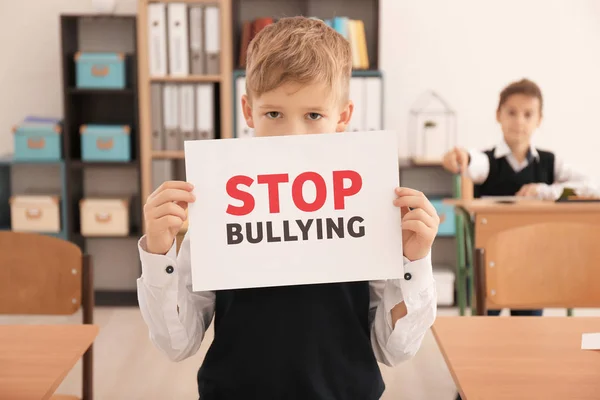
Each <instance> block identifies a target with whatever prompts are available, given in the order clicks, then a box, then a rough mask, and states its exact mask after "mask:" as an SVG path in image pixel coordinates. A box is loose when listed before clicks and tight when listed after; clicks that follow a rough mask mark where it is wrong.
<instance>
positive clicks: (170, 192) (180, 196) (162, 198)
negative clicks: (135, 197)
mask: <svg viewBox="0 0 600 400" xmlns="http://www.w3.org/2000/svg"><path fill="white" fill-rule="evenodd" d="M194 200H196V196H194V194H193V193H191V192H188V191H187V190H181V189H166V190H164V191H162V192H160V193H158V194H157V195H156V196H155V197H154V198H152V199H150V200H148V204H150V205H152V206H154V207H157V206H159V205H161V204H164V203H167V202H170V201H175V202H177V201H181V202H186V203H191V202H193V201H194Z"/></svg>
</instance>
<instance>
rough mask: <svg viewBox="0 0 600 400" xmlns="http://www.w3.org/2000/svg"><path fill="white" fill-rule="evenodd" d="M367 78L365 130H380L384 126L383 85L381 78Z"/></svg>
mask: <svg viewBox="0 0 600 400" xmlns="http://www.w3.org/2000/svg"><path fill="white" fill-rule="evenodd" d="M364 79H365V103H366V104H365V105H366V114H365V130H369V131H378V130H381V129H383V127H382V115H383V113H382V111H383V110H382V85H381V78H379V77H368V78H364Z"/></svg>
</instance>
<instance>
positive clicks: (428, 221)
mask: <svg viewBox="0 0 600 400" xmlns="http://www.w3.org/2000/svg"><path fill="white" fill-rule="evenodd" d="M407 221H422V222H423V223H424V224H425V225H427V226H428V227H430V228H435V227H436V226H437V221H436V218H434V217H433V216H431V215H429V214H427V213H426V212H425V211H424V210H423V209H422V208H416V209H414V210H412V211H410V212H409V213H408V214H406V215H405V216H404V218H402V224H404V223H405V222H407Z"/></svg>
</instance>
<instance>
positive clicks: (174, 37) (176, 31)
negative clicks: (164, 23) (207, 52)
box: [168, 3, 190, 76]
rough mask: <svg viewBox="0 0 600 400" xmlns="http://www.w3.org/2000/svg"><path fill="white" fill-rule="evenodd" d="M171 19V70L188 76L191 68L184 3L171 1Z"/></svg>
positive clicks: (171, 72) (177, 74)
mask: <svg viewBox="0 0 600 400" xmlns="http://www.w3.org/2000/svg"><path fill="white" fill-rule="evenodd" d="M168 21H169V30H168V35H169V71H170V74H171V75H172V76H187V75H189V73H190V68H189V50H188V49H189V47H188V15H187V5H186V4H184V3H170V4H169V8H168Z"/></svg>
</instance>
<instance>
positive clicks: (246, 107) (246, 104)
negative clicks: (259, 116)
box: [242, 94, 254, 129]
mask: <svg viewBox="0 0 600 400" xmlns="http://www.w3.org/2000/svg"><path fill="white" fill-rule="evenodd" d="M242 111H243V113H244V119H245V120H246V124H247V125H248V127H249V128H252V129H254V119H252V106H251V105H250V99H249V98H248V95H247V94H245V95H243V96H242Z"/></svg>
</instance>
